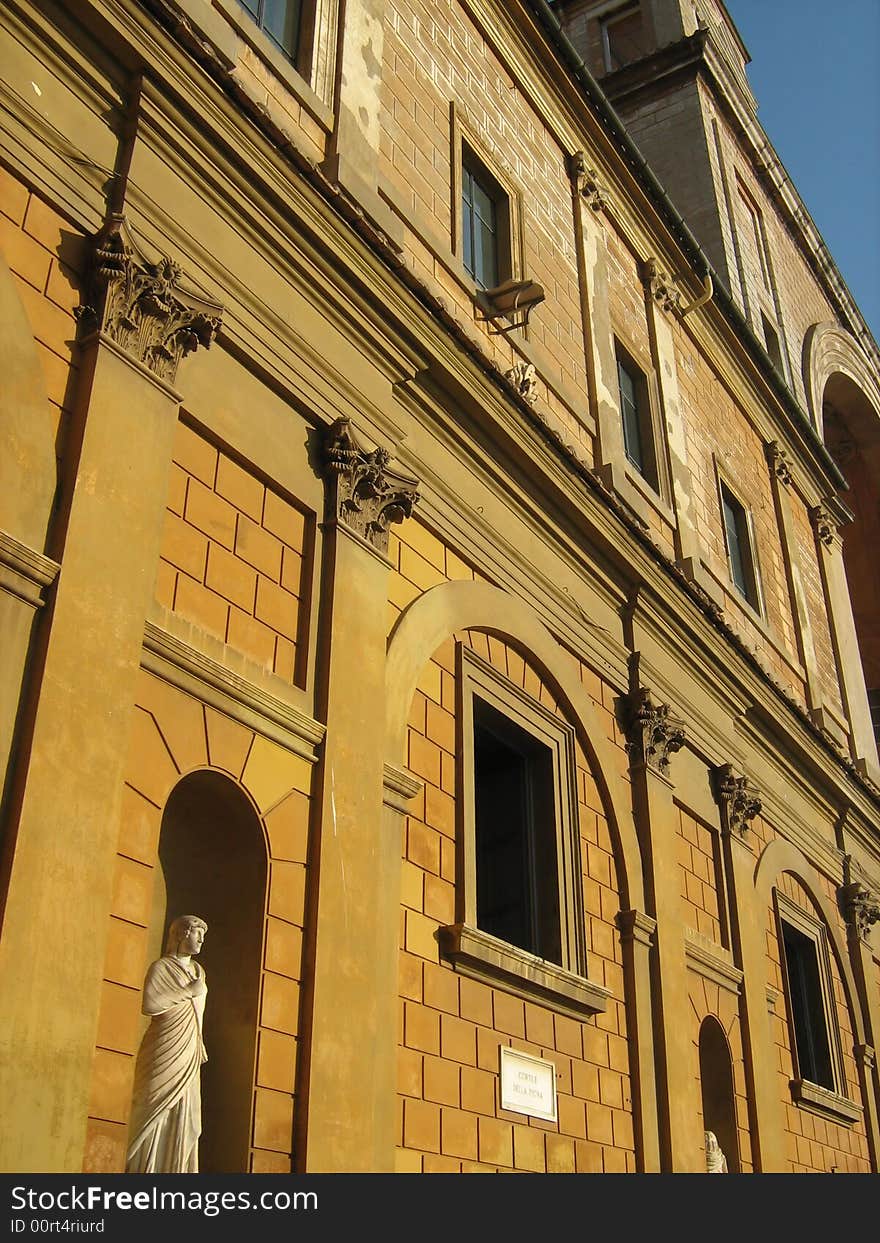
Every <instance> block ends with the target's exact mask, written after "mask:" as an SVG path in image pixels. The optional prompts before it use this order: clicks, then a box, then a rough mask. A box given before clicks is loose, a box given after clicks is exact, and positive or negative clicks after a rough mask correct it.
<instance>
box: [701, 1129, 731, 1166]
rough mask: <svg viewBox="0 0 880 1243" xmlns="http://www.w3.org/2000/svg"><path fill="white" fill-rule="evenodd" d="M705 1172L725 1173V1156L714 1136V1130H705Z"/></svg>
mask: <svg viewBox="0 0 880 1243" xmlns="http://www.w3.org/2000/svg"><path fill="white" fill-rule="evenodd" d="M706 1173H707V1174H726V1173H727V1157H725V1155H724V1153H723V1152H722V1151H721V1146H720V1144H719V1143H718V1140H717V1139H716V1138H715V1132H714V1131H706Z"/></svg>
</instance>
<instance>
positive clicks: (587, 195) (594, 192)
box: [571, 151, 608, 211]
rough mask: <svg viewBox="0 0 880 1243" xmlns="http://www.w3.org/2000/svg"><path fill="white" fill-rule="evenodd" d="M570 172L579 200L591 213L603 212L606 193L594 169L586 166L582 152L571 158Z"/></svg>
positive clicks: (606, 199) (606, 204) (605, 204)
mask: <svg viewBox="0 0 880 1243" xmlns="http://www.w3.org/2000/svg"><path fill="white" fill-rule="evenodd" d="M571 171H572V175H573V177H574V179H575V183H576V185H577V190H578V194H579V195H580V196H581V198H582V199H584V201H585V202H586V203H587V205H588V206H589V207H591V208H592V209H593V211H604V210H605V208H606V207H607V206H608V191H607V190H606V189H605V187H604V186H603V185H602V183H601V181H600V180H599V174H598V172H597V171H596V169H595V168H590V167H589V165H588V164H587V157H586V156H585V155H584V153H583V151H576V152H575V153H574V155H573V156H572V157H571Z"/></svg>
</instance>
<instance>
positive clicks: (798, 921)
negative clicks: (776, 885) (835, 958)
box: [776, 890, 863, 1126]
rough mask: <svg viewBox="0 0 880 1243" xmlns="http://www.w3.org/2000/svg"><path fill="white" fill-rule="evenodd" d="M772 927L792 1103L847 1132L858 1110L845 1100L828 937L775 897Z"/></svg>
mask: <svg viewBox="0 0 880 1243" xmlns="http://www.w3.org/2000/svg"><path fill="white" fill-rule="evenodd" d="M776 916H777V921H776V926H777V932H778V936H779V950H780V959H781V966H782V979H783V987H784V989H785V1002H786V1011H787V1015H788V1029H789V1044H790V1048H791V1058H792V1069H793V1072H794V1077H793V1078H792V1080H791V1083H790V1087H791V1094H792V1098H793V1100H794V1101H796V1102H797V1103H798V1104H799V1105H801V1106H803V1107H804V1108H806V1109H809V1110H810V1112H811V1113H817V1114H820V1115H823V1116H824V1117H826V1118H828V1119H829V1121H831V1122H835V1123H838V1124H839V1123H843V1124H844V1125H847V1126H851V1125H852V1124H853V1123H854V1122H857V1121H859V1120H860V1119H861V1118H862V1116H863V1112H862V1108H861V1106H859V1105H857V1104H856V1103H855V1102H854V1101H851V1100H849V1099H848V1098H847V1096H846V1078H845V1075H844V1065H843V1057H842V1054H841V1048H840V1030H839V1027H838V1024H837V1007H836V1003H835V1000H834V989H833V987H832V980H831V960H830V955H829V950H828V934H827V932H826V929H825V925H824V924H823V923H822V922H821V921H820V920H819V918H818V917H816V916H813V915H811V914H809V913H808V912H807V911H806V910H804V908H803V907H802V906H800V905H798V904H796V903H795V902H793V901H792V900H791V899H790V898H788V897H787V896H786V895H785V894H783V893H780V892H779V890H777V891H776Z"/></svg>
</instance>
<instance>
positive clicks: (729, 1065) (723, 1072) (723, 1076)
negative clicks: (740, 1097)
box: [699, 1014, 740, 1174]
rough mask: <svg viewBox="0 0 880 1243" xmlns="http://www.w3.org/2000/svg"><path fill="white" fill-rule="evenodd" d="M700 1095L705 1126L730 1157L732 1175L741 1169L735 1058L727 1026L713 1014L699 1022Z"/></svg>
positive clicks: (727, 1156)
mask: <svg viewBox="0 0 880 1243" xmlns="http://www.w3.org/2000/svg"><path fill="white" fill-rule="evenodd" d="M699 1051H700V1094H701V1096H702V1102H703V1128H704V1130H706V1131H713V1132H714V1134H715V1138H716V1139H717V1140H718V1143H719V1144H720V1145H721V1151H722V1152H723V1153H724V1155H725V1157H726V1158H727V1171H728V1173H729V1174H738V1173H739V1172H740V1164H739V1137H738V1135H737V1126H736V1100H735V1097H734V1088H733V1061H732V1059H731V1056H730V1046H729V1045H728V1043H727V1037H726V1036H725V1034H724V1029H723V1028H722V1026H721V1024H720V1023H719V1022H718V1020H717V1019H716V1018H714V1017H713V1016H712V1015H711V1014H710V1015H707V1016H706V1018H704V1019H703V1022H702V1023H701V1025H700V1039H699Z"/></svg>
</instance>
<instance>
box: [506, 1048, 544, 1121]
mask: <svg viewBox="0 0 880 1243" xmlns="http://www.w3.org/2000/svg"><path fill="white" fill-rule="evenodd" d="M500 1053H501V1108H502V1109H510V1110H512V1111H513V1112H514V1113H517V1114H528V1115H529V1117H531V1118H542V1119H543V1120H544V1121H545V1122H555V1121H556V1066H555V1064H554V1063H553V1062H548V1061H547V1060H546V1058H542V1057H532V1055H531V1054H530V1053H518V1052H517V1050H516V1049H510V1048H508V1047H507V1045H501V1047H500Z"/></svg>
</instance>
